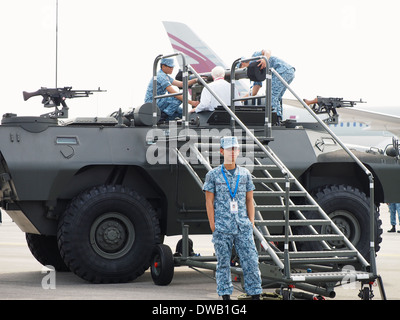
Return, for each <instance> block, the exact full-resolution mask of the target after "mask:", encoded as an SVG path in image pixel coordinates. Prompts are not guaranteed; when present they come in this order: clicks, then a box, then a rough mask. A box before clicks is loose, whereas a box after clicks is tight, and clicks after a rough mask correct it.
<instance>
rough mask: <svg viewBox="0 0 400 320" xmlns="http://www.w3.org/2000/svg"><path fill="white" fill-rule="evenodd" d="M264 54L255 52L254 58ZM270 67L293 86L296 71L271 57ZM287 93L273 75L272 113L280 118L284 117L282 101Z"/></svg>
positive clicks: (259, 83)
mask: <svg viewBox="0 0 400 320" xmlns="http://www.w3.org/2000/svg"><path fill="white" fill-rule="evenodd" d="M261 55H262V52H261V51H257V52H254V54H253V57H258V56H261ZM268 62H269V67H270V68H274V69H275V70H276V72H278V73H279V74H280V76H281V77H282V78H283V79H285V81H286V82H287V83H288V84H291V83H292V81H293V79H294V72H295V71H296V69H295V68H294V67H292V66H291V65H290V64H288V63H286V62H285V61H283V60H281V59H279V58H277V57H273V56H271V57H270V58H269V60H268ZM254 85H260V86H262V82H254ZM285 91H286V87H285V86H284V85H283V83H282V82H281V81H280V80H279V79H278V78H277V77H276V76H275V75H274V74H273V75H272V99H271V100H272V101H271V104H272V111H274V112H276V114H277V116H278V117H282V107H281V100H282V97H283V95H284V93H285Z"/></svg>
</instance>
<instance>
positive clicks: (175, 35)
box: [163, 21, 226, 73]
mask: <svg viewBox="0 0 400 320" xmlns="http://www.w3.org/2000/svg"><path fill="white" fill-rule="evenodd" d="M163 24H164V28H165V30H166V31H167V34H168V37H169V40H170V42H171V45H172V48H173V49H174V51H175V52H182V53H184V54H185V55H186V56H187V57H188V61H187V62H188V63H189V64H190V65H191V66H192V67H193V68H194V69H195V70H196V72H198V73H203V72H210V71H211V70H212V69H213V68H214V67H216V66H221V67H223V68H224V69H226V66H225V63H224V62H223V61H222V59H221V58H219V57H218V56H217V55H216V54H215V52H214V51H213V50H211V48H210V47H208V46H207V45H206V44H205V43H204V42H203V41H202V40H201V39H200V38H199V37H198V36H197V35H196V34H195V33H194V32H193V31H192V29H190V28H189V27H188V26H187V25H186V24H183V23H180V22H172V21H163ZM178 60H180V59H178ZM178 62H179V64H181V62H180V61H178ZM180 67H181V69H182V66H181V65H180Z"/></svg>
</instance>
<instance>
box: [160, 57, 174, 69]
mask: <svg viewBox="0 0 400 320" xmlns="http://www.w3.org/2000/svg"><path fill="white" fill-rule="evenodd" d="M161 64H164V65H166V66H167V67H171V68H173V67H175V64H174V59H171V58H163V59H161Z"/></svg>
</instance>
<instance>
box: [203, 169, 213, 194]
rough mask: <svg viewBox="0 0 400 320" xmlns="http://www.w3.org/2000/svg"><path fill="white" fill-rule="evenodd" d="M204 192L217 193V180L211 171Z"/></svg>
mask: <svg viewBox="0 0 400 320" xmlns="http://www.w3.org/2000/svg"><path fill="white" fill-rule="evenodd" d="M203 191H209V192H212V193H215V178H214V175H213V174H212V172H211V171H210V172H208V173H207V174H206V181H205V182H204V185H203Z"/></svg>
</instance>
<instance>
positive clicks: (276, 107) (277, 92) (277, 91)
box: [271, 68, 295, 117]
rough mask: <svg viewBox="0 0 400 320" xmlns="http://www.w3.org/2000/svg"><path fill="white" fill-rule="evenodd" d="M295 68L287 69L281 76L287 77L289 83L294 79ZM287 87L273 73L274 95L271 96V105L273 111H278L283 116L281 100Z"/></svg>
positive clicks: (278, 114)
mask: <svg viewBox="0 0 400 320" xmlns="http://www.w3.org/2000/svg"><path fill="white" fill-rule="evenodd" d="M294 72H295V69H294V68H291V69H289V70H286V71H285V72H283V73H282V74H280V76H281V77H282V78H283V79H285V81H286V82H287V83H288V84H291V83H292V81H293V79H294ZM285 91H286V87H285V85H284V84H283V83H282V82H281V81H280V80H279V79H278V78H277V77H276V76H275V75H274V74H273V75H272V97H271V105H272V111H274V112H276V114H277V116H279V117H282V107H281V100H282V97H283V95H284V94H285Z"/></svg>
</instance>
